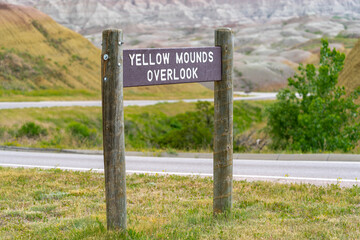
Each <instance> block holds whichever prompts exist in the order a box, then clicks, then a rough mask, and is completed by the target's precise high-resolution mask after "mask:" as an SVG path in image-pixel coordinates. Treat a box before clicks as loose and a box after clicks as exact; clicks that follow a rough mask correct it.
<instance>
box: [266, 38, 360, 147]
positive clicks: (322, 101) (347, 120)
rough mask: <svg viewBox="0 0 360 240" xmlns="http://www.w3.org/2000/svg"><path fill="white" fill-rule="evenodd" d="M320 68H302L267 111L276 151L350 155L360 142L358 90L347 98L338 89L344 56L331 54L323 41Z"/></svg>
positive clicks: (269, 129) (336, 52) (289, 80)
mask: <svg viewBox="0 0 360 240" xmlns="http://www.w3.org/2000/svg"><path fill="white" fill-rule="evenodd" d="M322 44H323V45H322V48H321V51H320V65H319V67H318V68H316V67H315V66H314V65H312V64H308V65H306V67H304V66H302V65H300V67H299V71H300V73H299V74H295V76H294V78H289V79H288V85H289V88H286V89H283V90H281V91H280V92H279V94H278V95H277V100H278V101H277V102H276V103H275V104H273V105H271V106H270V107H269V108H268V109H267V112H268V131H269V134H270V136H271V138H272V140H273V144H272V146H273V148H275V149H289V150H301V151H304V152H305V151H314V152H318V151H334V150H338V149H339V150H343V151H345V152H346V151H349V150H351V149H353V148H354V147H355V145H356V143H357V142H358V140H359V139H360V124H359V122H358V119H359V117H358V116H359V107H360V106H359V105H357V104H355V103H354V100H355V99H357V98H358V95H359V92H360V91H359V90H356V91H354V92H353V93H351V94H349V95H347V94H346V92H345V89H344V88H343V87H339V86H337V80H338V75H339V73H340V71H341V70H342V69H343V65H344V60H345V55H344V54H342V53H340V52H338V51H336V49H334V50H332V51H331V50H330V49H329V47H328V42H327V41H326V40H322Z"/></svg>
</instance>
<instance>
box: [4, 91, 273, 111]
mask: <svg viewBox="0 0 360 240" xmlns="http://www.w3.org/2000/svg"><path fill="white" fill-rule="evenodd" d="M234 93H235V94H241V95H245V93H243V92H234ZM275 98H276V93H257V92H254V93H251V94H249V96H246V97H234V100H235V101H241V100H268V99H275ZM199 100H202V101H210V102H211V101H214V99H184V100H181V101H183V102H197V101H199ZM178 101H179V100H126V101H124V106H125V107H126V106H146V105H154V104H157V103H160V102H169V103H172V102H178ZM70 106H81V107H101V101H43V102H0V109H14V108H43V107H70Z"/></svg>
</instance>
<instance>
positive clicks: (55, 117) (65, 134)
mask: <svg viewBox="0 0 360 240" xmlns="http://www.w3.org/2000/svg"><path fill="white" fill-rule="evenodd" d="M266 104H268V103H267V102H261V101H260V102H251V103H246V102H237V103H235V105H234V127H235V128H234V136H238V135H239V138H236V142H237V143H239V144H242V143H245V142H248V140H247V139H248V138H250V137H251V136H249V135H250V134H253V132H256V131H257V130H258V129H260V128H261V127H262V126H263V123H262V121H263V118H262V115H263V108H264V106H265V105H266ZM211 108H212V105H211V104H210V103H208V105H206V106H205V105H204V108H203V109H202V110H201V111H200V110H198V109H197V103H185V102H178V103H160V104H156V105H152V106H145V107H138V106H131V107H126V108H125V136H126V148H127V150H128V151H131V150H136V151H174V150H176V151H211V144H212V131H213V130H212V122H213V120H212V118H213V113H212V112H211ZM206 121H207V122H208V123H207V122H206ZM247 131H250V132H249V133H247ZM243 133H244V134H245V136H244V137H241V136H240V135H241V134H243ZM253 135H254V136H253V137H252V138H255V135H256V134H253ZM184 139H188V141H185V140H184ZM189 139H190V140H189ZM182 140H183V141H182ZM252 141H253V142H256V139H255V140H252ZM179 142H180V143H184V142H188V143H189V144H190V145H189V144H187V145H179ZM167 143H169V144H167ZM196 143H197V145H196V146H195V144H196ZM0 145H8V146H24V147H37V148H59V149H66V148H67V149H69V148H73V149H74V148H75V149H76V148H77V149H101V148H102V116H101V108H99V107H56V108H31V109H4V110H0Z"/></svg>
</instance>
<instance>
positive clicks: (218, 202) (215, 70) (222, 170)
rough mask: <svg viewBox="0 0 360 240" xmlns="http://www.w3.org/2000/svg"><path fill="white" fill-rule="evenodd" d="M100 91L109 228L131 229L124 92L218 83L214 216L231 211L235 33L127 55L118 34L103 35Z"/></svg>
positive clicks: (114, 31)
mask: <svg viewBox="0 0 360 240" xmlns="http://www.w3.org/2000/svg"><path fill="white" fill-rule="evenodd" d="M102 39H103V40H102V53H101V89H102V113H103V114H102V115H103V140H104V142H103V146H104V170H105V171H104V172H105V196H106V218H107V227H108V229H122V230H125V229H126V227H127V224H126V218H127V215H126V214H127V212H126V167H125V132H124V125H125V124H124V105H123V102H124V101H123V87H135V86H149V85H159V84H173V83H190V82H207V81H215V82H214V198H213V213H214V214H218V213H224V212H225V211H230V210H231V207H232V181H233V82H232V73H233V50H234V40H233V33H232V31H231V29H229V28H219V29H216V30H215V46H216V47H202V48H168V49H138V50H123V46H122V43H123V34H122V31H121V30H118V29H107V30H105V31H103V36H102Z"/></svg>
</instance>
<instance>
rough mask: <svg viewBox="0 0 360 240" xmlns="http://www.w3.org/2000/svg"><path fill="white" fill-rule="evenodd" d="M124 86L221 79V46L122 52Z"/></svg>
mask: <svg viewBox="0 0 360 240" xmlns="http://www.w3.org/2000/svg"><path fill="white" fill-rule="evenodd" d="M123 64H124V66H123V79H124V85H123V86H124V87H136V86H151V85H162V84H175V83H193V82H210V81H220V80H221V47H199V48H146V49H128V50H124V52H123Z"/></svg>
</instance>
